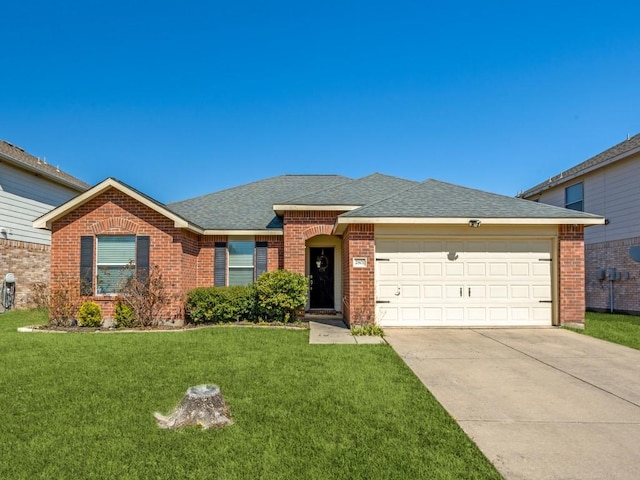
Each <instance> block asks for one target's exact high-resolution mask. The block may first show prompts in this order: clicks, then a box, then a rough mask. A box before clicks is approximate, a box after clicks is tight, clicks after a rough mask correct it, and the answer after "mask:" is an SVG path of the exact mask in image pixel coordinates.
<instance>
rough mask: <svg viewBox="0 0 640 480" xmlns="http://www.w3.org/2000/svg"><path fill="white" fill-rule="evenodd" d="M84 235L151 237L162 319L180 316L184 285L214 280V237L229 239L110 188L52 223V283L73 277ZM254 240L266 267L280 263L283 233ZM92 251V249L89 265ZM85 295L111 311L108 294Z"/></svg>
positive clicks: (201, 284) (107, 315)
mask: <svg viewBox="0 0 640 480" xmlns="http://www.w3.org/2000/svg"><path fill="white" fill-rule="evenodd" d="M84 235H91V236H97V235H138V236H140V235H145V236H146V235H148V236H149V237H150V240H151V244H150V249H149V255H150V259H149V260H150V265H151V266H157V267H158V268H159V270H160V272H161V274H162V276H163V279H164V282H165V286H166V289H167V292H168V293H169V294H170V295H171V297H172V301H171V304H170V305H169V307H168V309H167V312H166V313H165V315H166V317H167V319H180V318H182V315H183V311H182V309H183V300H184V295H185V293H186V292H187V291H189V290H191V289H193V288H196V287H210V286H212V285H213V275H214V255H215V243H216V242H228V240H229V237H227V236H222V235H218V236H204V235H197V234H196V233H193V232H190V231H188V230H183V229H178V228H175V226H174V224H173V222H172V221H171V220H169V219H167V218H166V217H164V216H163V215H161V214H160V213H158V212H156V211H154V210H153V209H151V208H149V207H147V206H145V205H143V204H142V203H139V202H138V201H136V200H135V199H133V198H131V197H129V196H127V195H125V194H124V193H122V192H120V191H119V190H117V189H114V188H111V189H109V190H107V191H106V192H104V193H102V194H101V195H99V196H97V197H96V198H94V199H92V200H90V201H89V202H87V203H85V204H83V205H81V206H79V207H78V208H77V209H75V210H74V211H72V212H70V213H69V214H68V215H66V216H65V217H63V218H62V219H59V220H57V221H55V222H54V223H53V227H52V247H51V288H52V289H56V288H59V286H60V282H65V281H69V280H71V281H78V279H79V272H80V237H81V236H84ZM256 241H266V242H267V248H268V257H267V259H268V260H267V269H268V270H269V271H271V270H276V269H278V268H282V265H283V263H284V252H283V239H282V236H276V235H263V236H257V237H256ZM95 254H96V252H95V249H94V265H95ZM303 255H304V250H303ZM48 264H49V262H48V261H47V265H48ZM47 274H48V271H47ZM94 277H95V272H94ZM45 278H46V277H45ZM86 299H87V300H92V301H95V302H96V303H98V304H99V305H100V306H101V308H102V311H103V315H104V317H105V318H112V317H113V307H114V305H113V303H114V297H113V296H107V295H92V296H90V297H87V298H86Z"/></svg>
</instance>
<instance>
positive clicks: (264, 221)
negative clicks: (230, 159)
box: [167, 175, 350, 230]
mask: <svg viewBox="0 0 640 480" xmlns="http://www.w3.org/2000/svg"><path fill="white" fill-rule="evenodd" d="M348 180H350V179H349V178H347V177H343V176H341V175H281V176H279V177H272V178H267V179H265V180H260V181H257V182H253V183H248V184H246V185H240V186H238V187H233V188H229V189H226V190H221V191H218V192H214V193H210V194H207V195H203V196H200V197H196V198H192V199H189V200H183V201H180V202H175V203H171V204H168V205H167V208H168V209H169V210H171V211H172V212H175V213H176V214H178V215H180V216H182V217H184V218H187V219H189V220H190V221H192V222H193V223H195V224H197V225H199V226H200V227H202V228H204V229H206V230H262V229H271V228H274V229H279V228H282V220H281V219H280V218H278V217H277V216H276V215H275V213H274V212H273V205H275V204H278V203H283V202H285V201H287V199H289V198H294V197H298V196H300V195H303V194H304V193H309V192H316V191H320V190H324V189H326V188H329V187H332V186H335V185H339V184H341V183H343V182H345V181H348Z"/></svg>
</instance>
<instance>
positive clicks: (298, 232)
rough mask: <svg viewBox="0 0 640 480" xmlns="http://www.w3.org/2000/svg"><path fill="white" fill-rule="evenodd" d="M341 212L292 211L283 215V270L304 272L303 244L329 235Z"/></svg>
mask: <svg viewBox="0 0 640 480" xmlns="http://www.w3.org/2000/svg"><path fill="white" fill-rule="evenodd" d="M341 213H343V212H324V211H323V212H312V211H292V212H285V214H284V239H283V241H284V268H285V269H287V270H289V271H292V272H297V273H301V274H302V275H304V274H305V272H306V268H305V267H306V264H305V263H306V258H305V253H306V244H305V242H306V241H307V240H308V239H310V238H312V237H315V236H316V235H331V232H332V231H333V225H334V224H335V221H336V218H337V216H338V215H340V214H341Z"/></svg>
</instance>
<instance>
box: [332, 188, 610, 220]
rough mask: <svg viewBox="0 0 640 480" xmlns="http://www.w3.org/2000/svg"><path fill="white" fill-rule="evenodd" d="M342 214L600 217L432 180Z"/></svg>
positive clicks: (371, 215) (351, 215)
mask: <svg viewBox="0 0 640 480" xmlns="http://www.w3.org/2000/svg"><path fill="white" fill-rule="evenodd" d="M342 217H361V218H362V217H365V218H367V217H382V218H384V217H388V218H393V217H406V218H599V217H598V216H597V215H591V214H589V213H584V212H577V211H575V210H567V209H566V208H559V207H553V206H550V205H544V204H541V203H536V202H531V201H529V200H522V199H519V198H513V197H507V196H504V195H497V194H495V193H489V192H483V191H481V190H474V189H472V188H466V187H461V186H458V185H453V184H450V183H445V182H440V181H438V180H433V179H429V180H427V181H425V182H423V183H420V184H418V185H416V186H415V187H413V188H410V189H408V190H405V191H403V192H400V193H398V194H396V195H393V196H392V197H389V198H387V199H384V200H381V201H379V202H376V203H373V204H370V205H366V206H364V207H361V208H359V209H357V210H353V211H351V212H348V213H344V214H343V215H342Z"/></svg>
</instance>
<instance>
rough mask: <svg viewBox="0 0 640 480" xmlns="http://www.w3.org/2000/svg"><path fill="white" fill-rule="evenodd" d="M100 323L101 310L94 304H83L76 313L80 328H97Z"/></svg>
mask: <svg viewBox="0 0 640 480" xmlns="http://www.w3.org/2000/svg"><path fill="white" fill-rule="evenodd" d="M101 323H102V310H101V309H100V305H98V304H97V303H95V302H84V303H83V304H82V305H80V311H79V312H78V324H79V325H80V326H81V327H99V326H100V324H101Z"/></svg>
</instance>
